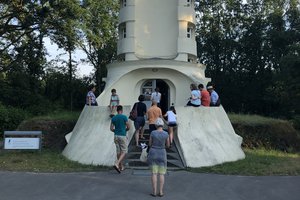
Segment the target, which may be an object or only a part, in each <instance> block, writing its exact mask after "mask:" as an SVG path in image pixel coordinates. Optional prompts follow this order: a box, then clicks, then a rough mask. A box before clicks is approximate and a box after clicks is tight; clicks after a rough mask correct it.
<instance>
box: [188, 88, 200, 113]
mask: <svg viewBox="0 0 300 200" xmlns="http://www.w3.org/2000/svg"><path fill="white" fill-rule="evenodd" d="M190 89H191V97H190V98H189V99H190V100H189V101H188V103H187V104H186V105H187V106H194V107H199V106H200V105H201V94H200V91H199V90H198V88H197V86H196V85H195V84H194V83H192V84H191V85H190Z"/></svg>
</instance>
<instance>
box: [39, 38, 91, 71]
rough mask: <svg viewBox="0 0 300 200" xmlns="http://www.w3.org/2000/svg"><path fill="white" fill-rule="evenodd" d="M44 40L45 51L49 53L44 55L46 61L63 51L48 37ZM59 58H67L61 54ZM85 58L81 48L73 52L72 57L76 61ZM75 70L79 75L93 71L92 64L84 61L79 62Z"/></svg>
mask: <svg viewBox="0 0 300 200" xmlns="http://www.w3.org/2000/svg"><path fill="white" fill-rule="evenodd" d="M44 42H45V47H46V49H47V52H48V54H49V55H48V56H46V58H47V60H48V61H50V60H52V59H55V57H56V56H57V55H59V54H63V53H65V51H64V50H62V49H59V48H58V46H57V45H56V44H51V42H50V39H49V38H45V39H44ZM61 58H62V59H65V60H67V59H68V56H67V55H63V56H61ZM85 58H86V54H85V53H84V52H83V51H81V50H76V51H75V53H74V54H73V59H74V60H76V61H80V59H85ZM77 70H78V73H77V74H78V75H79V76H84V75H89V74H90V73H92V72H93V66H91V65H88V64H86V63H85V64H79V65H78V68H77Z"/></svg>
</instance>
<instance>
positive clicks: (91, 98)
mask: <svg viewBox="0 0 300 200" xmlns="http://www.w3.org/2000/svg"><path fill="white" fill-rule="evenodd" d="M95 91H96V86H95V85H90V86H89V92H88V93H87V95H86V105H87V106H98V103H97V101H96V96H95V94H94V93H95Z"/></svg>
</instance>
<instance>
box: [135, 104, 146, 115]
mask: <svg viewBox="0 0 300 200" xmlns="http://www.w3.org/2000/svg"><path fill="white" fill-rule="evenodd" d="M135 104H136V105H137V116H138V117H144V114H145V113H146V112H147V106H146V104H144V103H143V102H137V103H135Z"/></svg>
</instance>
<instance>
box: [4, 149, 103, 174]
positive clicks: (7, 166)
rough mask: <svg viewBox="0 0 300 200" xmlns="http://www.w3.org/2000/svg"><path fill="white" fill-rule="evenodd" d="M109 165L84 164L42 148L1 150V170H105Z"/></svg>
mask: <svg viewBox="0 0 300 200" xmlns="http://www.w3.org/2000/svg"><path fill="white" fill-rule="evenodd" d="M107 169H108V168H107V167H103V166H92V165H83V164H80V163H78V162H74V161H70V160H68V159H66V158H65V157H64V156H63V155H62V154H61V153H59V152H54V151H49V150H42V151H41V152H39V151H20V150H17V151H16V150H14V151H12V150H1V151H0V170H1V171H27V172H87V171H103V170H107Z"/></svg>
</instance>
